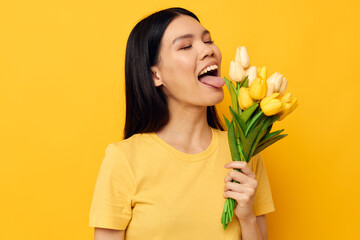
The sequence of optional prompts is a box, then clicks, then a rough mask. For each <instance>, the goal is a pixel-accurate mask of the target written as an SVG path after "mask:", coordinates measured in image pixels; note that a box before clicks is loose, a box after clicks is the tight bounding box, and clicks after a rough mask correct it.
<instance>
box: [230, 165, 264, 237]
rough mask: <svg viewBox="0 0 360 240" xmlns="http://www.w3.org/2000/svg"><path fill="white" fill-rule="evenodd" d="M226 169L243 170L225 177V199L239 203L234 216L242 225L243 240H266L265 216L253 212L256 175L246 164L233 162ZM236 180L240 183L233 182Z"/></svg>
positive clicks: (232, 172)
mask: <svg viewBox="0 0 360 240" xmlns="http://www.w3.org/2000/svg"><path fill="white" fill-rule="evenodd" d="M225 168H234V169H241V170H242V172H238V171H236V170H231V171H230V172H229V173H228V174H227V175H226V176H225V187H224V197H225V198H229V197H230V198H232V199H235V200H236V201H237V205H236V207H235V209H234V214H235V215H236V216H237V218H238V220H239V222H240V225H241V236H242V239H243V240H266V239H267V230H266V229H267V227H266V219H265V216H259V217H256V216H255V213H254V211H253V202H254V195H255V192H256V188H257V180H256V175H255V174H254V173H253V172H252V170H251V169H250V167H249V165H248V164H247V163H246V162H240V161H232V162H230V163H227V164H225ZM232 180H236V181H237V182H238V183H234V182H232Z"/></svg>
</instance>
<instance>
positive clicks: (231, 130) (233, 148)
mask: <svg viewBox="0 0 360 240" xmlns="http://www.w3.org/2000/svg"><path fill="white" fill-rule="evenodd" d="M228 142H229V146H230V152H231V157H232V160H233V161H240V154H239V152H238V150H237V147H236V138H235V131H234V122H233V121H231V123H230V125H229V129H228Z"/></svg>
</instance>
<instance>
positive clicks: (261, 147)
mask: <svg viewBox="0 0 360 240" xmlns="http://www.w3.org/2000/svg"><path fill="white" fill-rule="evenodd" d="M286 136H287V134H283V135H279V136H276V137H274V138H272V139H270V140H269V141H267V142H265V143H263V144H261V145H259V146H258V147H257V148H256V149H255V151H254V154H253V155H256V154H258V153H259V152H261V151H262V150H264V149H265V148H267V147H268V146H270V145H271V144H273V143H275V142H277V141H279V140H280V139H282V138H284V137H286Z"/></svg>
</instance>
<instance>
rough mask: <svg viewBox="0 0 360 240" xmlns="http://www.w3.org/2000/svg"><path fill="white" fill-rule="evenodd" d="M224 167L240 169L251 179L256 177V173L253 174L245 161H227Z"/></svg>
mask: <svg viewBox="0 0 360 240" xmlns="http://www.w3.org/2000/svg"><path fill="white" fill-rule="evenodd" d="M224 167H225V168H234V169H241V171H242V172H243V173H244V174H245V175H247V176H249V177H251V178H253V179H256V175H255V174H254V172H253V171H252V170H251V168H250V166H249V164H248V163H247V162H245V161H231V162H228V163H227V164H225V166H224Z"/></svg>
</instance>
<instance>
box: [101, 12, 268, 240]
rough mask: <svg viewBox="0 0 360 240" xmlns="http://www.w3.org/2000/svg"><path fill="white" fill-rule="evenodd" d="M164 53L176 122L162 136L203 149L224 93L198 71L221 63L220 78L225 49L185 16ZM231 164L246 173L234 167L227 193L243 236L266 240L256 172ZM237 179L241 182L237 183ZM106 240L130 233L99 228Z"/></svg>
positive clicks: (162, 72) (161, 70) (187, 148)
mask: <svg viewBox="0 0 360 240" xmlns="http://www.w3.org/2000/svg"><path fill="white" fill-rule="evenodd" d="M179 37H180V38H179ZM159 56H160V61H159V63H158V64H157V65H156V66H153V67H152V68H151V70H152V74H153V80H154V84H155V86H157V87H160V88H161V90H162V91H163V92H164V94H165V95H166V97H167V101H168V107H169V111H170V120H169V122H168V124H167V125H165V126H164V127H163V128H162V129H161V130H160V131H158V132H156V134H157V135H158V136H159V137H160V138H161V139H163V140H164V141H165V142H167V143H168V144H170V145H172V146H173V147H174V148H176V149H178V150H180V151H182V152H185V153H189V154H196V153H200V152H203V151H204V150H205V149H206V148H207V147H208V146H209V145H210V143H211V140H212V133H211V128H210V126H209V125H208V123H207V117H206V109H207V106H213V105H215V104H218V103H220V102H221V101H222V99H223V97H224V93H223V89H222V88H216V87H209V86H208V85H206V84H203V83H201V82H200V81H199V79H198V74H199V73H200V72H201V70H203V69H204V68H205V67H206V66H208V65H209V64H215V65H217V66H218V67H219V70H218V76H220V67H221V53H220V50H219V49H218V47H217V46H216V45H215V44H214V43H213V42H212V39H211V35H210V33H209V32H208V31H207V30H206V29H205V28H204V27H203V26H202V25H201V24H200V23H199V22H197V21H196V20H195V19H193V18H191V17H189V16H185V15H181V16H179V17H177V18H175V19H174V20H173V21H172V22H171V23H170V24H169V26H168V27H167V29H166V30H165V33H164V36H163V38H162V42H161V50H160V54H159ZM225 167H226V168H229V169H232V168H237V169H241V170H242V171H243V173H240V172H238V171H235V170H231V171H229V173H228V174H227V175H226V177H225V179H224V181H225V187H224V197H225V198H228V197H231V198H233V199H235V200H236V201H237V207H236V208H235V212H234V213H235V215H236V217H237V218H238V219H239V222H240V225H241V229H242V239H243V240H258V239H259V240H261V239H262V240H266V239H267V224H266V218H265V215H262V216H255V214H254V212H253V210H252V209H253V201H254V195H255V191H256V187H257V181H256V176H255V174H254V173H253V172H252V170H251V169H250V167H249V165H248V164H247V163H246V162H230V163H227V164H226V165H225ZM233 179H234V180H237V181H238V182H240V183H232V182H231V181H232V180H233ZM105 239H106V240H113V239H114V240H115V239H116V240H120V239H125V232H124V231H120V230H110V229H101V228H95V240H105Z"/></svg>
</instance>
